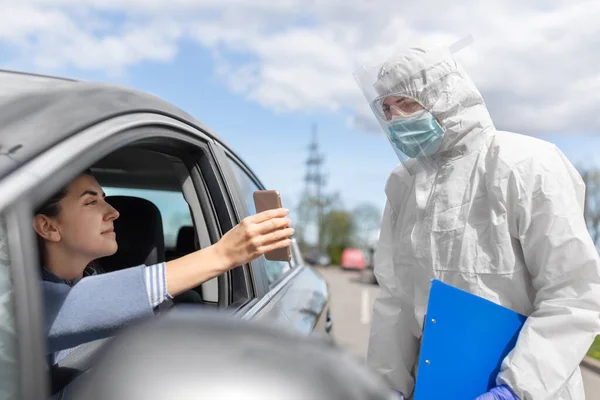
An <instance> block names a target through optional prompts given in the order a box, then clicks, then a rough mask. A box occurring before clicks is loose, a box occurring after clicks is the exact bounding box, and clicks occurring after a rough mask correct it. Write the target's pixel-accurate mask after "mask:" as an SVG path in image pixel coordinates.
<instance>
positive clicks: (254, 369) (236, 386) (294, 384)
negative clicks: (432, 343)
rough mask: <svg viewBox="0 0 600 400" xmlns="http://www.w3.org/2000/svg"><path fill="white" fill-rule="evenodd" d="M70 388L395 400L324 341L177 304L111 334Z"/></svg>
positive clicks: (126, 393)
mask: <svg viewBox="0 0 600 400" xmlns="http://www.w3.org/2000/svg"><path fill="white" fill-rule="evenodd" d="M74 389H75V391H74V392H75V394H76V395H75V396H74V398H82V399H83V398H85V399H89V400H108V399H111V400H121V399H123V400H125V399H127V400H129V399H146V400H152V399H177V400H186V399H244V400H259V399H260V400H270V399H273V400H275V399H277V400H309V399H331V400H335V399H340V400H342V399H343V400H354V399H356V400H359V399H360V400H392V399H396V398H398V397H396V394H395V393H394V392H393V391H392V390H391V389H390V388H389V387H388V386H387V385H386V384H385V382H384V381H383V380H382V379H381V378H380V377H379V376H378V375H376V374H375V373H374V372H372V371H371V370H369V369H368V368H367V367H365V366H364V365H362V364H361V363H360V362H359V361H358V360H356V359H355V358H353V357H352V356H350V355H349V354H348V353H346V352H344V351H342V350H341V349H339V348H337V347H336V346H335V345H334V344H331V342H327V341H324V340H322V339H319V338H317V337H306V336H303V335H300V334H297V333H295V332H291V331H287V330H283V329H282V328H274V327H268V326H266V325H264V324H261V323H259V322H256V321H252V322H248V321H242V320H240V319H239V318H234V317H232V316H228V315H224V314H221V313H217V312H215V311H205V310H197V309H191V308H190V309H185V308H183V307H182V308H181V309H180V310H179V309H177V310H173V311H171V312H170V313H168V314H166V315H163V316H160V317H156V318H152V319H150V320H147V321H145V322H143V323H141V324H138V325H136V326H134V327H132V328H130V329H128V330H125V331H124V332H122V333H121V334H120V335H118V336H117V337H116V338H115V339H114V340H112V341H111V342H110V343H108V344H107V348H106V349H105V351H104V352H103V355H102V356H101V357H100V359H99V361H98V363H97V365H96V366H95V367H94V368H93V369H92V370H90V371H89V372H88V373H86V374H84V375H83V376H81V377H80V378H79V379H78V380H77V381H75V382H74Z"/></svg>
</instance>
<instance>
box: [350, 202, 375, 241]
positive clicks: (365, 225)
mask: <svg viewBox="0 0 600 400" xmlns="http://www.w3.org/2000/svg"><path fill="white" fill-rule="evenodd" d="M352 214H353V219H354V224H355V234H356V238H355V239H356V243H357V244H358V246H359V247H362V248H363V249H365V250H366V249H368V248H369V247H371V246H373V245H374V244H375V243H374V242H375V240H376V236H377V232H379V228H380V225H381V211H380V210H379V208H377V206H375V205H373V204H370V203H363V204H360V205H359V206H357V207H356V208H354V209H353V210H352Z"/></svg>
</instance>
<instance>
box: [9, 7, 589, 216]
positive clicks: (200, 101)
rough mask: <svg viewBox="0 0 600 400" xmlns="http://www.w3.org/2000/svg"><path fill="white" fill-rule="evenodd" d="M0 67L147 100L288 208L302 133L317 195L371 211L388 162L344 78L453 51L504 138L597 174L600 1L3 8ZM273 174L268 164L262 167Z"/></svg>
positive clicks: (299, 174) (301, 169) (380, 196)
mask: <svg viewBox="0 0 600 400" xmlns="http://www.w3.org/2000/svg"><path fill="white" fill-rule="evenodd" d="M0 7H1V9H2V10H3V11H2V13H0V68H5V69H17V70H22V71H28V72H37V73H44V74H52V75H60V76H68V77H73V78H78V79H84V80H92V81H103V82H112V83H117V84H123V85H127V86H132V87H135V88H137V89H140V90H143V91H147V92H150V93H153V94H155V95H157V96H159V97H162V98H163V99H165V100H167V101H169V102H171V103H173V104H175V105H177V106H179V107H181V108H182V109H184V110H185V111H187V112H189V113H191V114H192V115H194V116H195V117H196V118H197V119H199V120H200V121H202V122H203V123H204V124H205V125H207V126H208V127H210V128H211V129H212V130H214V131H216V132H217V133H218V134H219V135H220V136H221V138H222V139H223V140H224V141H225V142H226V143H228V144H229V145H231V146H232V147H233V148H234V149H235V151H236V152H237V153H238V154H239V155H240V156H241V157H242V158H243V159H244V161H246V162H247V163H248V164H249V165H250V166H251V168H252V169H253V170H254V172H255V173H256V174H257V175H258V176H259V178H260V179H261V180H262V181H263V183H264V184H265V185H266V186H267V187H268V188H272V189H277V190H279V191H280V192H281V193H282V198H283V202H284V205H286V206H289V207H294V206H295V203H296V201H297V199H298V196H299V194H300V192H301V191H302V189H303V187H304V182H303V176H304V174H305V160H306V158H307V156H308V144H309V142H310V140H311V137H312V134H311V127H312V125H313V124H316V125H317V132H318V142H319V146H320V149H321V152H322V153H323V155H324V156H325V165H324V167H325V169H326V171H327V175H328V182H327V187H326V190H327V191H331V192H336V191H337V192H339V193H340V194H341V197H342V200H343V205H344V206H345V207H347V208H349V209H350V208H353V207H355V206H357V205H359V204H362V203H371V204H374V205H375V206H377V207H379V208H380V209H382V208H383V205H384V202H385V194H384V191H383V187H384V185H385V181H386V179H387V176H388V174H389V173H390V171H391V170H392V169H393V168H394V167H395V166H396V165H397V163H398V160H397V158H396V155H395V153H394V152H393V150H392V149H391V147H390V144H389V143H388V142H387V140H386V139H385V137H384V136H383V133H382V131H381V128H380V127H379V126H378V125H377V124H376V122H375V119H374V117H373V116H372V115H371V113H370V110H369V108H368V105H367V102H366V101H365V99H364V97H363V95H362V93H361V92H360V90H359V88H358V86H357V84H356V82H355V81H354V79H353V76H352V72H353V71H354V70H355V69H356V68H357V67H358V66H360V65H361V64H363V63H370V62H372V61H374V60H377V59H378V57H382V55H385V54H389V53H390V52H392V51H393V50H395V49H397V48H399V46H405V45H410V44H411V43H415V42H417V41H422V40H426V41H429V42H432V43H442V44H451V43H453V42H454V41H455V40H457V39H460V38H461V37H464V36H465V35H467V34H470V35H472V37H473V39H474V42H473V43H472V44H471V45H470V46H468V47H467V48H465V49H463V50H462V51H461V52H460V53H458V54H457V55H456V58H457V60H458V61H459V62H461V63H462V64H463V66H464V67H465V69H466V71H467V72H468V73H469V75H470V76H471V78H472V79H473V81H474V82H475V84H476V85H477V87H478V88H479V90H480V91H481V93H482V95H483V97H484V99H485V100H486V104H487V105H488V108H489V110H490V113H491V115H492V118H493V119H494V122H495V125H496V127H497V128H498V129H501V130H510V131H514V132H518V133H522V134H528V135H535V136H537V137H539V138H542V139H544V140H548V141H551V142H553V143H556V144H557V145H558V146H559V147H560V148H561V149H562V150H563V151H564V152H565V154H566V155H567V157H568V158H569V159H570V160H571V161H572V162H573V164H575V165H576V166H578V167H586V166H589V165H592V164H594V165H600V155H599V153H600V152H598V149H600V147H599V146H600V135H598V132H599V129H600V113H599V112H598V110H600V67H598V66H599V65H600V25H599V24H598V23H597V18H596V17H597V16H598V15H600V2H597V1H573V0H532V1H528V2H521V1H517V0H502V1H500V0H498V1H494V2H493V4H492V2H482V1H476V0H464V1H458V2H446V1H442V0H422V1H419V2H415V1H413V2H408V1H398V0H343V1H342V0H327V1H315V0H313V1H311V0H279V1H276V2H275V1H270V0H170V1H169V2H166V1H163V0H128V1H122V0H119V1H117V0H86V1H83V2H82V1H80V0H19V1H17V0H0ZM274 166H276V167H274Z"/></svg>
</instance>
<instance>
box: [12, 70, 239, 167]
mask: <svg viewBox="0 0 600 400" xmlns="http://www.w3.org/2000/svg"><path fill="white" fill-rule="evenodd" d="M137 112H152V113H157V114H162V115H167V116H170V117H172V118H176V119H178V120H181V121H183V122H186V123H188V124H190V125H193V126H195V127H197V128H199V129H201V130H202V131H204V132H205V133H207V134H208V135H209V136H211V137H212V138H214V139H215V140H218V141H219V142H221V144H223V145H224V146H225V147H227V146H226V145H225V144H224V143H223V141H222V140H221V139H220V138H219V137H218V136H217V135H216V134H215V133H214V132H212V131H210V130H209V129H208V128H206V127H205V126H204V125H203V124H202V123H201V122H199V121H197V120H196V119H195V118H194V117H192V116H191V115H189V114H187V113H186V112H184V111H183V110H181V109H179V108H178V107H175V106H173V105H172V104H170V103H168V102H166V101H164V100H162V99H160V98H158V97H156V96H153V95H150V94H148V93H144V92H142V91H139V90H136V89H132V88H128V87H124V86H119V85H113V84H107V83H98V82H86V81H77V80H72V79H65V78H58V77H50V76H44V75H36V74H29V73H21V72H16V71H7V70H0V178H2V177H4V176H6V175H7V174H8V173H10V172H11V171H13V170H14V169H16V168H18V167H19V166H20V165H22V164H23V163H25V162H27V161H28V160H30V159H31V158H33V157H35V156H37V155H38V154H40V153H41V152H43V151H44V150H46V149H48V148H49V147H51V146H53V145H54V144H56V143H58V142H60V141H62V140H64V139H65V138H67V137H69V136H71V135H72V134H74V133H76V132H78V131H80V130H82V129H85V128H87V127H89V126H92V125H95V124H97V123H99V122H102V121H103V120H107V119H109V118H113V117H116V116H120V115H125V114H130V113H137ZM32 127H35V129H32Z"/></svg>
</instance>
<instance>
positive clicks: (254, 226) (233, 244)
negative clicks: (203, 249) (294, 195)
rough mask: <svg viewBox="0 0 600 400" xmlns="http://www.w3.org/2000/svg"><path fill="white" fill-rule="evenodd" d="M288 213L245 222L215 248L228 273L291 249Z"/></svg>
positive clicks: (273, 213) (277, 212) (268, 213)
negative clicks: (274, 251) (269, 255)
mask: <svg viewBox="0 0 600 400" xmlns="http://www.w3.org/2000/svg"><path fill="white" fill-rule="evenodd" d="M288 214H289V210H287V209H285V208H278V209H274V210H267V211H264V212H262V213H259V214H256V215H253V216H250V217H247V218H244V220H242V222H240V223H239V224H238V225H236V226H235V227H233V228H232V229H231V230H230V231H229V232H227V233H226V234H225V235H223V237H222V238H221V240H219V241H218V242H217V243H215V244H214V248H215V251H216V252H217V254H218V255H219V257H222V259H223V260H224V261H225V265H226V266H227V268H226V269H227V270H229V269H231V268H234V267H237V266H239V265H243V264H246V263H248V262H250V261H252V260H254V259H255V258H258V257H260V256H261V255H263V254H265V253H268V252H269V251H271V250H276V249H280V248H283V247H286V246H289V245H290V244H291V243H292V241H291V240H290V239H289V237H290V236H292V235H293V234H294V229H292V228H290V225H291V223H292V222H291V221H290V219H289V218H287V215H288Z"/></svg>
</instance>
